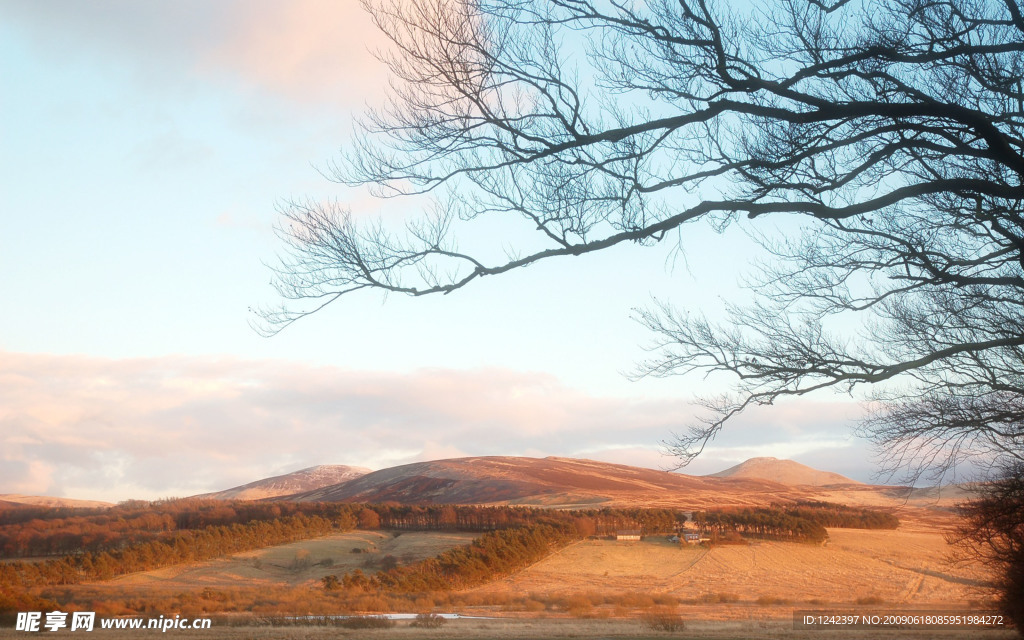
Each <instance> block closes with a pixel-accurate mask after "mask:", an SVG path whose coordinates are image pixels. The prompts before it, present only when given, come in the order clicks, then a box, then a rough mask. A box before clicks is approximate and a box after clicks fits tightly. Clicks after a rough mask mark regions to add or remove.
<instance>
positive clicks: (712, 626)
mask: <svg viewBox="0 0 1024 640" xmlns="http://www.w3.org/2000/svg"><path fill="white" fill-rule="evenodd" d="M74 633H78V632H69V631H59V632H56V633H51V632H47V637H49V636H51V635H52V636H54V637H67V636H69V635H70V637H74V635H73V634H74ZM153 633H154V632H152V631H150V632H147V634H153ZM156 634H157V635H158V636H159V637H162V638H180V639H182V640H186V639H187V640H221V639H226V640H235V639H237V640H334V639H337V638H344V639H350V640H357V639H358V640H362V639H365V638H370V639H373V638H380V639H381V640H392V639H394V640H483V639H487V640H558V639H562V638H565V639H569V638H576V639H581V638H582V639H587V638H601V639H602V640H619V639H623V640H626V639H628V640H661V639H664V638H672V639H674V640H741V639H742V640H746V639H748V638H757V639H764V638H786V639H787V640H906V639H910V640H916V639H919V640H926V639H929V640H930V639H933V638H944V639H945V638H948V639H949V640H953V639H955V638H964V637H968V638H970V639H971V640H1010V639H1011V638H1015V637H1016V635H1015V634H1014V633H1013V632H1008V631H998V630H979V631H972V632H970V633H969V634H964V632H942V633H938V632H934V631H905V630H900V631H885V630H883V631H878V630H871V631H850V630H842V631H833V632H828V631H795V630H793V628H792V624H791V623H789V622H781V621H734V622H690V623H688V624H687V625H686V628H685V629H684V630H682V631H675V632H671V633H668V632H663V631H653V630H651V629H649V628H647V627H646V626H645V625H644V624H643V623H642V622H640V621H638V620H572V619H551V618H547V619H543V618H542V619H530V620H523V619H489V620H479V619H478V620H474V619H460V620H453V621H451V622H449V623H447V624H445V625H444V627H442V628H440V629H417V628H412V627H411V626H410V625H409V623H406V622H400V623H398V624H397V625H396V626H395V627H394V628H391V629H377V630H365V629H358V630H356V629H339V628H337V627H317V626H312V627H289V628H282V627H268V626H240V627H234V626H224V625H215V626H213V627H212V628H211V629H209V630H204V631H192V630H187V631H185V630H178V631H175V630H170V631H168V632H166V633H159V632H156ZM22 637H25V633H24V632H18V631H13V630H11V629H0V639H3V638H12V639H13V638H22ZM88 637H90V638H111V639H116V638H127V637H130V634H128V633H126V632H125V631H113V630H95V631H93V632H91V633H89V635H88Z"/></svg>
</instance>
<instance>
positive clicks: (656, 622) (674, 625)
mask: <svg viewBox="0 0 1024 640" xmlns="http://www.w3.org/2000/svg"><path fill="white" fill-rule="evenodd" d="M641 621H642V622H643V625H644V627H646V628H647V629H651V630H652V631H667V632H669V633H673V632H676V631H682V630H683V629H685V628H686V623H685V622H684V621H683V618H682V617H681V616H679V615H677V614H675V613H667V612H660V613H648V614H646V615H645V616H644V617H643V618H641Z"/></svg>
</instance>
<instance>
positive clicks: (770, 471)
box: [705, 458, 861, 487]
mask: <svg viewBox="0 0 1024 640" xmlns="http://www.w3.org/2000/svg"><path fill="white" fill-rule="evenodd" d="M705 477H707V478H756V479H760V480H770V481H771V482H778V483H779V484H784V485H788V486H797V485H809V486H812V487H824V486H828V485H834V484H861V483H860V482H857V481H856V480H851V479H849V478H847V477H846V476H841V475H839V474H838V473H832V472H831V471H819V470H818V469H814V468H812V467H808V466H807V465H805V464H800V463H799V462H794V461H793V460H779V459H778V458H751V459H749V460H747V461H746V462H741V463H739V464H738V465H736V466H735V467H729V468H728V469H726V470H725V471H719V472H718V473H712V474H710V475H708V476H705Z"/></svg>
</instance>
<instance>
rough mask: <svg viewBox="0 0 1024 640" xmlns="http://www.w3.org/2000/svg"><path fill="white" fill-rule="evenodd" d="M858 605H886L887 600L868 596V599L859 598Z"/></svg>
mask: <svg viewBox="0 0 1024 640" xmlns="http://www.w3.org/2000/svg"><path fill="white" fill-rule="evenodd" d="M857 604H885V598H881V597H879V596H867V597H866V598H857Z"/></svg>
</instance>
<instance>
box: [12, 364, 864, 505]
mask: <svg viewBox="0 0 1024 640" xmlns="http://www.w3.org/2000/svg"><path fill="white" fill-rule="evenodd" d="M826 414H830V415H831V416H833V417H832V418H831V422H827V421H826V422H823V421H821V420H820V419H819V418H817V417H816V415H817V416H820V415H826ZM692 415H693V411H692V408H691V407H690V405H689V404H687V402H686V400H685V399H684V398H679V399H674V398H668V399H666V398H615V397H594V396H591V395H588V394H586V393H582V392H580V391H577V390H574V389H571V388H568V387H566V386H565V385H563V384H561V383H560V382H559V381H558V380H556V379H554V378H553V377H551V376H549V375H544V374H534V373H528V372H516V371H508V370H501V369H478V370H464V371H457V370H440V369H438V370H419V371H413V372H408V373H388V372H370V371H351V370H345V369H341V368H334V367H315V366H311V365H303V364H297V363H282V362H273V361H252V360H240V359H235V358H213V357H209V358H203V357H161V358H138V359H120V360H114V359H104V358H96V357H87V356H60V355H43V354H19V353H0V434H2V435H0V451H2V453H0V460H2V464H0V493H27V494H46V495H58V496H65V497H75V498H83V499H85V498H88V499H100V500H112V501H116V500H123V499H128V498H159V497H170V496H183V495H192V494H196V493H201V492H205V491H213V490H220V489H225V488H228V487H230V486H234V485H238V484H242V483H245V482H249V481H252V480H255V479H258V478H261V477H266V476H269V475H274V474H277V473H284V472H288V471H292V470H295V469H299V468H303V467H307V466H312V465H316V464H352V465H360V466H367V467H371V468H382V467H387V466H392V465H396V464H403V463H408V462H414V461H419V460H430V459H439V458H447V457H457V456H465V455H527V456H547V455H561V456H578V457H588V458H593V459H600V460H607V461H612V462H619V463H624V464H637V465H640V466H648V467H655V468H659V467H662V468H664V467H668V466H670V465H671V463H672V459H670V458H665V457H664V456H662V455H661V454H660V453H659V451H658V443H659V441H660V440H662V439H665V438H667V437H669V435H670V433H671V432H672V431H679V430H680V429H682V428H683V426H684V425H685V424H686V423H687V421H689V420H690V419H691V417H692ZM769 415H771V420H770V421H767V422H766V421H765V420H764V416H748V417H746V418H745V421H744V422H737V423H735V424H734V425H731V426H730V428H729V430H728V431H727V432H726V434H725V435H723V436H721V437H720V438H719V440H718V441H716V442H715V443H713V445H712V446H711V447H709V450H708V453H707V455H706V456H705V457H704V458H702V459H701V460H700V461H699V463H698V464H697V466H695V467H693V468H691V469H687V472H689V473H708V472H713V471H718V470H720V469H722V468H725V467H727V466H730V465H732V464H735V463H736V462H739V461H741V460H743V459H745V458H747V457H751V456H754V455H777V457H794V458H797V459H801V460H802V461H808V460H810V462H808V463H813V459H814V458H815V456H818V455H822V454H828V453H829V452H835V451H836V449H848V447H849V446H850V439H849V436H848V435H847V434H846V432H847V430H846V427H845V424H844V423H843V421H840V420H836V419H835V415H836V412H835V410H834V407H832V408H829V409H828V410H827V411H826V409H825V408H822V407H817V408H816V407H814V406H813V405H809V406H805V407H803V408H799V407H795V406H794V407H792V408H790V409H788V410H787V408H785V407H783V408H782V409H781V410H780V411H778V412H774V413H773V414H769ZM832 457H833V460H834V459H838V456H832ZM846 459H847V460H849V461H851V462H850V464H852V465H856V464H857V460H858V456H857V455H853V456H846ZM859 459H860V465H861V468H860V469H851V468H834V467H830V468H829V470H835V471H839V472H840V473H846V474H848V475H851V476H854V477H857V476H862V477H863V476H865V475H866V469H865V467H864V465H865V462H864V456H863V455H861V456H859Z"/></svg>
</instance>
